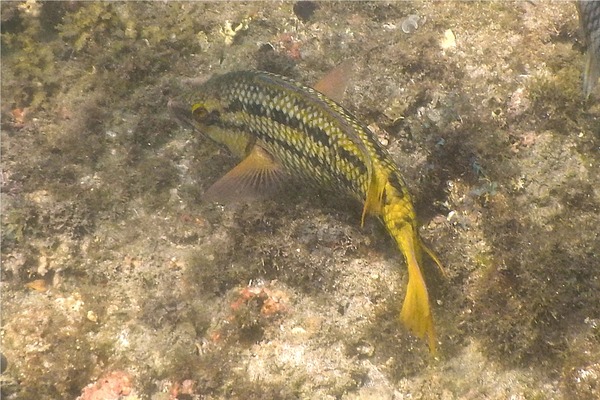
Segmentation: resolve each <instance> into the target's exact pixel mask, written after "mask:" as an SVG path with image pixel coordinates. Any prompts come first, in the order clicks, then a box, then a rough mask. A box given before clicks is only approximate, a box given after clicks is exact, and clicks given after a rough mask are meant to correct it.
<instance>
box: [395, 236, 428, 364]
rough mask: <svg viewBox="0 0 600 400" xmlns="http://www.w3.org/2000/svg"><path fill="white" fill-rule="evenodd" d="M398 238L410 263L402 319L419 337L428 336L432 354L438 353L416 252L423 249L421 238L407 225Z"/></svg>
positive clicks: (408, 263) (426, 294) (401, 313)
mask: <svg viewBox="0 0 600 400" xmlns="http://www.w3.org/2000/svg"><path fill="white" fill-rule="evenodd" d="M397 240H398V244H399V245H400V249H401V250H402V253H403V254H404V257H405V258H406V263H407V265H408V286H407V289H406V296H405V297H404V303H403V304H402V311H401V312H400V319H401V320H402V322H403V323H404V325H406V326H407V327H408V328H409V329H410V330H411V331H412V332H413V333H414V334H415V335H416V336H418V337H419V338H425V337H427V342H428V344H429V350H430V351H431V353H432V354H436V339H435V330H434V326H433V316H432V314H431V308H430V307H429V296H428V293H427V286H426V285H425V280H424V279H423V275H422V273H421V268H420V267H419V262H418V259H419V258H420V257H418V256H417V254H416V252H417V251H420V250H421V249H420V247H419V246H420V241H419V238H418V237H417V235H416V232H415V231H414V230H413V227H412V226H410V225H407V226H406V227H405V228H404V229H402V231H401V232H400V233H399V235H398V236H397ZM428 253H429V252H428ZM429 254H430V255H431V254H432V253H429ZM436 258H437V257H436Z"/></svg>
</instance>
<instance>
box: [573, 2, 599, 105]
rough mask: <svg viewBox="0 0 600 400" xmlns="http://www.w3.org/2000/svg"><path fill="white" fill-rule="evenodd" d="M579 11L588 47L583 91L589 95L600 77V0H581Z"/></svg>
mask: <svg viewBox="0 0 600 400" xmlns="http://www.w3.org/2000/svg"><path fill="white" fill-rule="evenodd" d="M577 11H578V12H579V22H580V24H581V29H582V31H583V34H584V36H585V45H586V47H587V52H586V64H585V69H584V72H583V93H584V95H585V96H586V97H588V96H589V95H590V94H591V93H592V91H593V90H594V87H595V86H596V84H597V83H598V78H600V1H599V0H579V1H577Z"/></svg>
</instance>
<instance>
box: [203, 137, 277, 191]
mask: <svg viewBox="0 0 600 400" xmlns="http://www.w3.org/2000/svg"><path fill="white" fill-rule="evenodd" d="M285 177H286V174H285V172H284V170H283V168H282V167H281V165H279V164H278V163H277V162H276V161H275V160H274V159H273V157H272V156H271V155H270V154H269V153H268V152H267V151H266V150H264V149H263V148H262V147H259V146H256V145H255V146H254V147H253V148H252V150H251V151H250V153H249V154H248V155H247V156H246V158H244V159H243V160H242V162H240V163H239V164H238V165H236V166H235V167H234V168H233V169H232V170H230V171H229V172H228V173H226V174H225V175H224V176H223V177H222V178H221V179H219V180H218V181H217V182H215V183H214V184H213V185H212V186H211V187H210V188H208V190H207V191H206V193H205V195H204V199H205V200H207V201H215V202H219V203H235V202H239V201H251V200H257V199H262V198H266V197H268V196H269V195H270V194H272V193H274V192H275V191H277V189H279V188H280V187H281V184H282V183H283V182H284V180H285Z"/></svg>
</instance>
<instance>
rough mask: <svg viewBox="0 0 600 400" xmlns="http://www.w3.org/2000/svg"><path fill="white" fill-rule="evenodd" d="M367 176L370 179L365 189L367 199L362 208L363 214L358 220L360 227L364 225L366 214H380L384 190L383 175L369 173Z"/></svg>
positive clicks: (384, 178)
mask: <svg viewBox="0 0 600 400" xmlns="http://www.w3.org/2000/svg"><path fill="white" fill-rule="evenodd" d="M369 175H370V179H369V187H368V188H367V197H366V199H365V205H364V207H363V212H362V216H361V219H360V226H361V227H362V226H364V224H365V217H366V216H367V214H376V215H378V214H380V213H381V203H382V200H383V191H384V189H385V182H386V180H387V178H386V177H385V176H384V175H383V174H381V173H379V174H378V173H376V172H375V171H370V173H369Z"/></svg>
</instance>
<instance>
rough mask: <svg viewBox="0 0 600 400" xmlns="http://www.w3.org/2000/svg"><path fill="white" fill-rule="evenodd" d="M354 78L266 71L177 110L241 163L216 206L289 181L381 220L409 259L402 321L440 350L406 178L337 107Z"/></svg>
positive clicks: (210, 85)
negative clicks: (336, 196) (338, 197)
mask: <svg viewBox="0 0 600 400" xmlns="http://www.w3.org/2000/svg"><path fill="white" fill-rule="evenodd" d="M347 76H349V65H348V64H342V65H341V66H340V67H338V68H336V69H334V70H333V71H332V72H331V73H330V74H328V76H326V77H325V78H324V79H323V80H321V81H320V82H319V83H318V84H317V85H315V87H314V88H310V87H307V86H305V85H303V84H301V83H299V82H296V81H294V80H292V79H290V78H286V77H283V76H279V75H275V74H272V73H268V72H262V71H239V72H230V73H227V74H224V75H220V76H216V77H213V78H211V79H209V80H207V81H206V82H205V83H203V84H202V85H201V86H200V87H198V88H197V89H196V90H195V96H196V97H195V98H194V99H191V101H190V104H191V106H188V107H185V106H184V107H182V106H180V105H178V104H176V103H175V102H170V103H169V104H170V108H171V109H172V110H173V111H174V112H175V113H176V115H177V116H179V117H180V119H183V120H184V121H186V122H187V123H189V124H191V125H192V126H194V127H195V128H196V129H198V130H199V131H200V132H201V133H202V134H204V135H206V136H208V137H210V138H211V139H213V140H214V141H216V142H218V143H221V144H223V145H225V146H226V147H227V148H229V150H230V151H231V152H232V153H233V154H235V155H237V156H239V157H240V158H242V159H243V161H242V162H241V163H240V164H238V165H237V166H236V167H235V168H233V169H232V170H231V171H230V172H228V173H227V174H226V175H225V176H224V177H222V178H221V179H220V180H219V181H217V182H216V183H215V184H214V185H213V186H212V187H211V188H209V190H208V191H207V194H206V197H207V199H209V200H220V201H231V200H235V199H239V198H253V197H262V196H263V195H264V194H265V193H269V192H272V191H273V188H276V187H278V186H279V184H280V183H281V182H283V181H284V180H285V179H287V177H288V176H291V177H295V178H300V179H301V180H303V181H304V182H308V183H310V184H313V185H315V186H318V187H324V188H328V189H330V190H332V191H334V192H341V193H344V194H348V195H351V196H353V197H355V198H356V199H358V200H359V201H361V202H362V203H363V204H364V207H363V212H362V222H364V218H365V216H366V215H367V214H372V215H376V216H378V217H379V218H380V219H381V220H382V222H383V224H384V225H385V227H386V228H387V230H388V232H389V233H390V235H391V236H392V237H393V238H394V239H395V241H396V243H397V244H398V247H399V249H400V250H401V251H402V254H404V257H405V259H406V263H407V265H408V287H407V289H406V296H405V298H404V303H403V305H402V311H401V312H400V318H401V320H402V322H403V323H404V324H405V325H406V326H407V327H408V328H409V329H410V330H411V331H412V332H413V333H414V334H415V335H416V336H418V337H420V338H426V339H427V341H428V345H429V348H430V350H431V352H433V353H435V351H436V338H435V329H434V323H433V316H432V313H431V307H430V304H429V296H428V293H427V286H426V284H425V280H424V278H423V274H422V272H421V268H420V264H421V254H422V252H423V251H425V252H426V253H427V254H428V255H429V256H430V257H431V258H432V259H433V260H434V261H435V263H436V264H437V265H438V266H439V267H440V269H441V268H442V265H441V263H440V261H439V259H438V258H437V256H436V255H435V254H434V253H433V252H432V251H431V250H429V249H428V248H427V247H426V246H425V245H424V244H423V242H422V241H421V239H420V237H419V234H418V231H417V226H416V216H415V211H414V207H413V204H412V200H411V197H410V194H409V193H408V190H407V189H406V185H405V184H404V181H403V178H402V176H401V174H400V171H399V170H398V168H397V166H396V165H395V164H394V162H393V161H392V159H391V158H390V156H389V154H388V153H387V152H386V150H385V149H384V148H383V147H382V146H381V145H380V143H379V141H378V140H377V138H376V137H375V136H374V135H373V133H372V132H371V131H370V130H369V129H368V128H367V127H366V126H365V125H364V124H363V123H362V122H360V121H359V120H358V119H357V118H355V117H354V116H353V115H352V114H351V113H350V112H349V111H347V110H346V109H344V108H343V107H342V106H340V105H339V104H338V101H340V100H341V97H342V96H343V93H344V89H345V82H346V81H347Z"/></svg>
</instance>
